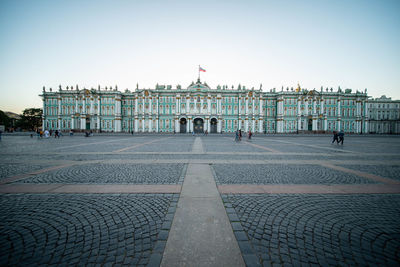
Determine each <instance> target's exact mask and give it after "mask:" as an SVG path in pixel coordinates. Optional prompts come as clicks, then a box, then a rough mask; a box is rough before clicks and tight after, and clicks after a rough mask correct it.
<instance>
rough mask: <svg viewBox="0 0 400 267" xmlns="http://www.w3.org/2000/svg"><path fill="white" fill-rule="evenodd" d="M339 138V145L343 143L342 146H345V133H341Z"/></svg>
mask: <svg viewBox="0 0 400 267" xmlns="http://www.w3.org/2000/svg"><path fill="white" fill-rule="evenodd" d="M338 136H339V140H338V144H339V143H342V145H343V142H344V132H343V131H340V132H339V134H338Z"/></svg>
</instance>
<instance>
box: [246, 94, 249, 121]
mask: <svg viewBox="0 0 400 267" xmlns="http://www.w3.org/2000/svg"><path fill="white" fill-rule="evenodd" d="M248 114H249V98H248V97H247V96H246V116H247V115H248Z"/></svg>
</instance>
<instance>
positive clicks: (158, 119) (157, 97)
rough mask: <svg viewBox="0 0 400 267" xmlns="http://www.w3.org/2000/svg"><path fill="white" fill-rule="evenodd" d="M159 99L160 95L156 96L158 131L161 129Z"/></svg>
mask: <svg viewBox="0 0 400 267" xmlns="http://www.w3.org/2000/svg"><path fill="white" fill-rule="evenodd" d="M158 99H159V95H157V96H156V104H157V107H156V109H157V115H156V116H157V118H156V120H157V121H156V132H157V133H158V132H159V131H160V117H159V114H158Z"/></svg>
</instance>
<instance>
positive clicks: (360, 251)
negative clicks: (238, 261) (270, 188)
mask: <svg viewBox="0 0 400 267" xmlns="http://www.w3.org/2000/svg"><path fill="white" fill-rule="evenodd" d="M222 198H223V201H224V203H225V207H226V209H227V212H228V215H229V214H230V216H229V218H230V221H231V224H232V228H233V229H234V230H235V229H236V230H237V231H236V233H235V235H236V236H237V239H238V240H244V241H247V240H248V241H249V242H250V244H251V246H241V249H242V253H243V254H245V253H247V254H250V255H251V252H252V251H255V253H256V255H257V256H258V258H259V263H260V264H264V265H265V266H269V265H284V266H303V265H307V266H308V265H319V266H367V265H372V266H378V265H379V266H398V265H399V262H400V224H399V221H400V195H223V196H222ZM232 210H234V211H236V214H237V216H236V214H233V215H232ZM241 229H244V231H243V232H241V231H240V230H241ZM240 233H242V235H240Z"/></svg>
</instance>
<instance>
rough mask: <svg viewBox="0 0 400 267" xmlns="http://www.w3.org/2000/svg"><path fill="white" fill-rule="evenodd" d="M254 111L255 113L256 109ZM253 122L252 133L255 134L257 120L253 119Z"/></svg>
mask: <svg viewBox="0 0 400 267" xmlns="http://www.w3.org/2000/svg"><path fill="white" fill-rule="evenodd" d="M253 107H254V106H253ZM253 111H254V108H253ZM251 121H252V126H251V131H252V132H253V133H254V132H255V131H256V120H255V119H254V118H253V119H252V120H251Z"/></svg>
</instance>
